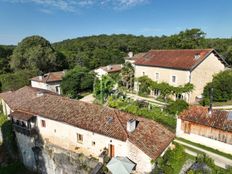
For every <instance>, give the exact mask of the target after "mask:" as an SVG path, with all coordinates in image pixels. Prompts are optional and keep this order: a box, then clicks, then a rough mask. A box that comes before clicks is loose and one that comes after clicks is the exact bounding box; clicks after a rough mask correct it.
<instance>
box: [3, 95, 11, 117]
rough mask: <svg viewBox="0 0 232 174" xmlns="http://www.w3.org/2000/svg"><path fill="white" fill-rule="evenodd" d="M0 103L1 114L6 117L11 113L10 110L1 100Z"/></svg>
mask: <svg viewBox="0 0 232 174" xmlns="http://www.w3.org/2000/svg"><path fill="white" fill-rule="evenodd" d="M1 102H2V110H3V114H4V115H7V116H8V115H9V114H10V113H11V112H12V109H11V108H10V107H9V106H8V104H7V103H6V102H5V101H4V100H3V99H1Z"/></svg>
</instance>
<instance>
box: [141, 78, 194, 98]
mask: <svg viewBox="0 0 232 174" xmlns="http://www.w3.org/2000/svg"><path fill="white" fill-rule="evenodd" d="M137 80H138V82H139V95H142V96H147V95H149V94H150V91H151V90H159V91H160V95H161V97H162V98H164V99H165V98H166V97H167V96H169V95H176V94H183V93H189V92H191V91H192V90H193V89H194V85H193V84H191V83H186V84H185V85H183V86H182V85H181V86H178V87H175V86H172V85H170V84H168V83H166V82H161V83H157V82H155V81H153V80H151V79H150V78H149V77H148V76H142V77H139V78H138V79H137Z"/></svg>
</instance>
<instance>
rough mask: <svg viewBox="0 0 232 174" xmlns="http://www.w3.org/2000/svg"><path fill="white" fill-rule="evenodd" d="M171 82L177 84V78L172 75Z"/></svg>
mask: <svg viewBox="0 0 232 174" xmlns="http://www.w3.org/2000/svg"><path fill="white" fill-rule="evenodd" d="M173 77H175V81H173ZM171 82H172V83H176V82H177V77H176V75H172V76H171Z"/></svg>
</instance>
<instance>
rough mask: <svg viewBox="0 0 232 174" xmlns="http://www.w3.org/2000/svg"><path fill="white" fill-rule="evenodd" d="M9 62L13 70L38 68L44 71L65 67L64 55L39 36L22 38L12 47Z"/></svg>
mask: <svg viewBox="0 0 232 174" xmlns="http://www.w3.org/2000/svg"><path fill="white" fill-rule="evenodd" d="M10 64H11V67H12V68H13V69H14V70H19V69H38V70H40V71H42V72H44V73H46V72H50V71H57V70H62V69H64V68H67V63H66V60H65V56H63V55H62V54H61V53H58V52H57V51H55V50H54V49H53V47H52V46H51V44H50V43H49V41H47V40H46V39H44V38H43V37H40V36H30V37H27V38H25V39H23V40H22V41H21V42H20V43H19V44H18V46H17V47H16V48H15V49H14V52H13V54H12V56H11V62H10Z"/></svg>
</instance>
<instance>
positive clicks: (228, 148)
mask: <svg viewBox="0 0 232 174" xmlns="http://www.w3.org/2000/svg"><path fill="white" fill-rule="evenodd" d="M176 136H177V137H181V138H184V139H186V140H189V141H192V142H195V143H199V144H202V145H205V146H207V147H211V148H213V149H218V150H219V151H222V152H225V153H230V154H232V145H230V144H226V143H223V142H221V141H217V140H214V139H211V138H207V137H204V136H200V135H196V134H193V133H190V134H186V133H184V131H183V130H182V129H181V119H179V118H178V119H177V126H176Z"/></svg>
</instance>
